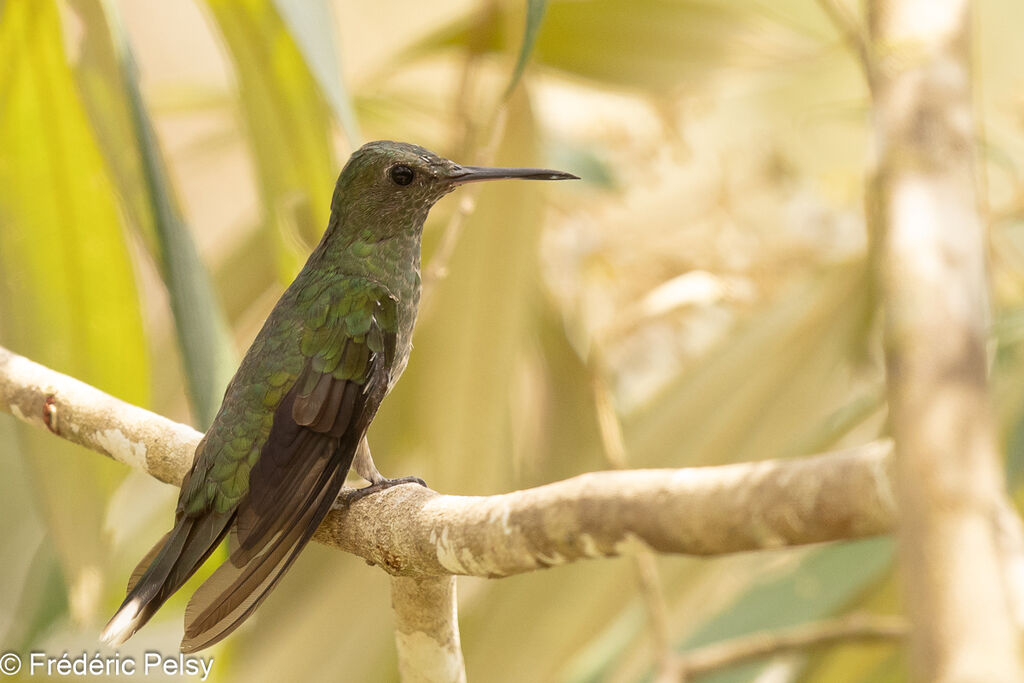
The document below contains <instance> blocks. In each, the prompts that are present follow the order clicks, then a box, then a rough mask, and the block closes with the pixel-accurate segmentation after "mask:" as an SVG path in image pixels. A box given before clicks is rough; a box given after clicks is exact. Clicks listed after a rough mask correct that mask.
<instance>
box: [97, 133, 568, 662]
mask: <svg viewBox="0 0 1024 683" xmlns="http://www.w3.org/2000/svg"><path fill="white" fill-rule="evenodd" d="M503 178H522V179H527V180H563V179H576V178H577V177H576V176H574V175H572V174H570V173H564V172H562V171H553V170H548V169H537V168H487V167H478V166H460V165H459V164H456V163H455V162H452V161H449V160H448V159H444V158H442V157H440V156H438V155H436V154H434V153H433V152H430V151H428V150H426V149H424V148H422V147H419V146H417V145H412V144H408V143H402V142H392V141H388V140H381V141H377V142H370V143H367V144H365V145H363V146H362V147H361V148H359V149H358V150H356V151H355V152H354V153H353V154H352V156H351V157H350V158H349V160H348V162H347V163H346V164H345V167H344V168H343V169H342V171H341V173H340V175H339V176H338V181H337V183H336V184H335V188H334V196H333V198H332V200H331V217H330V221H329V223H328V225H327V230H326V231H325V233H324V235H323V238H322V239H321V240H320V243H319V244H318V245H317V247H316V249H314V250H313V252H312V253H311V254H310V256H309V259H308V260H307V261H306V264H305V265H304V266H303V268H302V270H301V271H300V272H299V274H298V275H297V276H296V278H295V280H294V281H293V282H292V283H291V285H290V286H289V287H288V289H287V290H285V292H284V294H283V295H282V296H281V298H280V300H279V301H278V302H277V304H276V305H275V306H274V308H273V310H272V311H271V313H270V315H269V316H268V317H267V320H266V322H265V323H264V324H263V327H262V329H261V330H260V332H259V333H258V334H257V335H256V338H255V340H254V341H253V343H252V346H251V347H250V348H249V350H248V351H247V352H246V354H245V357H244V358H243V359H242V362H241V364H240V366H239V368H238V371H237V372H236V373H235V375H234V377H233V378H232V379H231V381H230V383H229V384H228V387H227V390H226V391H225V393H224V399H223V402H222V403H221V406H220V409H219V410H218V412H217V415H216V417H215V418H214V421H213V423H212V425H211V426H210V429H209V430H208V431H207V432H206V434H205V435H204V436H203V438H202V440H201V441H200V442H199V445H198V446H197V447H196V452H195V455H194V458H193V462H192V468H191V469H190V470H189V472H188V474H187V475H186V476H185V479H184V481H183V482H182V485H181V492H180V494H179V496H178V503H177V506H176V508H175V513H174V526H173V528H172V529H171V530H170V531H169V532H168V533H167V534H166V535H165V536H164V537H163V538H162V539H160V541H158V542H157V543H156V545H154V546H153V548H152V550H150V551H149V553H147V554H146V556H145V557H143V558H142V561H141V562H139V565H138V567H136V569H135V571H134V572H132V575H131V578H130V579H129V581H128V590H127V596H126V597H125V599H124V602H123V603H122V604H121V606H120V608H118V610H117V612H115V613H114V616H113V617H112V618H111V619H110V621H109V623H108V624H107V626H106V628H105V629H104V631H103V633H102V635H101V639H102V640H103V641H105V642H106V643H108V644H110V645H112V646H115V647H116V646H118V645H120V644H122V643H124V642H125V641H126V640H127V639H128V638H130V637H131V636H132V634H134V633H135V632H136V631H137V630H138V629H139V628H141V627H142V626H143V625H144V624H145V623H146V622H147V621H148V620H149V619H150V618H151V617H152V616H153V614H154V613H155V612H156V611H157V610H158V609H159V608H160V606H161V605H162V604H163V603H164V602H165V601H166V600H167V599H168V598H169V597H170V596H171V595H172V594H173V593H174V592H175V591H177V590H178V589H179V588H181V586H182V585H183V584H184V583H185V582H186V581H187V580H188V578H189V577H190V576H192V574H193V573H195V571H196V570H197V569H198V568H199V567H200V566H201V565H202V564H203V563H204V562H205V561H206V559H207V558H208V557H209V556H210V554H211V553H212V552H213V551H214V549H216V548H217V546H218V545H220V543H221V542H222V541H223V540H224V538H225V537H226V538H227V539H228V549H229V552H228V559H227V560H226V561H225V562H223V563H222V564H221V565H220V566H219V567H218V568H217V569H216V570H215V571H214V572H213V574H212V575H211V576H210V577H209V578H208V579H207V580H206V581H205V582H204V583H203V584H202V585H201V586H200V587H199V588H198V589H197V590H196V591H195V593H194V594H193V595H192V597H191V599H190V600H189V603H188V606H187V608H186V610H185V635H184V638H183V639H182V642H181V651H182V652H186V653H188V652H196V651H198V650H201V649H204V648H206V647H209V646H210V645H212V644H214V643H216V642H218V641H220V640H221V639H223V638H224V637H226V636H227V635H228V634H230V633H231V632H232V631H234V630H235V629H236V628H238V626H239V625H240V624H241V623H242V622H244V621H245V620H246V619H247V618H248V617H249V616H250V615H251V614H252V613H253V612H254V611H255V610H256V608H257V607H259V605H260V604H261V603H262V602H263V600H264V599H266V597H267V595H268V594H269V593H270V591H271V590H273V588H274V587H275V586H276V585H277V583H278V582H279V581H280V580H281V577H282V576H283V575H284V574H285V572H286V571H287V570H288V568H289V567H291V565H292V563H293V562H294V561H295V558H296V557H297V556H298V555H299V553H300V552H301V551H302V549H303V548H304V547H305V545H306V544H307V543H308V542H309V539H310V538H311V537H312V536H313V532H315V531H316V528H317V527H318V526H319V524H320V522H321V521H322V520H323V519H324V517H325V516H326V515H327V513H328V512H329V511H330V509H331V507H332V505H333V504H334V502H335V500H336V499H337V498H338V496H339V493H341V491H342V484H343V483H344V481H345V477H346V475H347V474H348V471H349V468H354V469H355V471H356V472H357V473H358V474H359V476H361V477H362V478H363V479H365V480H367V481H368V482H369V485H368V486H366V487H364V488H361V489H358V490H356V491H355V492H354V494H355V495H354V496H353V499H354V498H361V497H363V496H365V495H368V494H372V493H374V492H377V491H380V490H383V489H386V488H389V487H391V486H395V485H397V484H404V483H418V484H422V485H424V486H425V484H423V482H422V480H420V479H418V478H416V477H401V478H396V479H387V478H386V477H384V476H382V475H381V474H380V472H379V471H378V470H377V468H376V466H375V465H374V462H373V457H372V455H371V453H370V447H369V444H368V442H367V440H366V430H367V428H368V427H369V426H370V422H371V421H372V420H373V418H374V415H376V413H377V408H378V407H379V406H380V403H381V401H382V400H383V399H384V397H385V396H386V395H387V394H388V392H389V391H391V389H392V387H394V385H395V382H397V381H398V378H399V377H400V376H401V374H402V371H403V370H405V367H406V364H407V363H408V361H409V352H410V351H411V349H412V333H413V327H414V325H415V322H416V312H417V308H418V305H419V298H420V237H421V234H422V232H423V222H424V220H426V217H427V213H428V212H429V211H430V208H431V207H432V206H433V205H434V203H435V202H437V201H438V200H439V199H441V198H442V197H443V196H445V195H446V194H448V193H449V192H451V191H452V190H454V189H455V188H457V187H458V186H460V185H465V184H467V183H474V182H479V181H485V180H498V179H503Z"/></svg>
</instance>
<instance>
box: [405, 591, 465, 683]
mask: <svg viewBox="0 0 1024 683" xmlns="http://www.w3.org/2000/svg"><path fill="white" fill-rule="evenodd" d="M391 607H392V608H393V609H394V612H395V644H396V645H397V647H398V672H399V674H400V675H401V677H402V681H404V683H434V682H441V681H445V682H450V683H465V681H466V666H465V663H464V662H463V661H462V646H461V644H460V643H459V619H458V614H459V612H458V604H457V602H456V599H455V577H454V576H431V577H427V578H422V579H418V578H411V577H408V576H394V577H392V578H391Z"/></svg>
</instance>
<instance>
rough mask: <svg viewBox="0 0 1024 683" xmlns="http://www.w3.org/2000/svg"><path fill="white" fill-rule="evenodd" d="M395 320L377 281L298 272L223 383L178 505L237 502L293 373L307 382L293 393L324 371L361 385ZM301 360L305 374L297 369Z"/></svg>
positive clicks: (191, 508)
mask: <svg viewBox="0 0 1024 683" xmlns="http://www.w3.org/2000/svg"><path fill="white" fill-rule="evenodd" d="M286 302H287V303H286ZM397 317H398V316H397V310H396V299H395V297H394V296H393V295H392V294H391V292H390V291H389V290H388V289H387V288H386V287H385V286H384V285H382V284H380V283H378V282H375V281H372V280H368V279H366V278H362V277H340V278H338V277H328V278H315V279H314V280H313V281H311V282H310V281H307V280H306V279H305V278H302V277H301V276H300V278H298V279H297V280H296V281H295V283H294V284H293V286H292V287H291V288H289V291H288V292H287V293H286V294H285V296H284V297H282V300H281V302H280V303H279V304H278V305H277V306H276V307H275V309H274V311H273V313H271V315H270V317H269V318H268V319H267V322H266V324H264V326H263V329H262V330H261V331H260V333H259V335H257V337H256V340H255V341H254V342H253V347H252V350H251V351H250V353H249V354H247V355H246V357H245V361H244V362H243V364H242V366H241V367H240V368H239V370H238V372H237V373H236V375H235V377H234V378H233V379H232V381H231V383H230V384H229V385H228V389H227V392H226V393H225V398H224V403H223V405H222V406H221V409H220V412H219V413H218V415H217V419H216V420H215V421H214V424H213V427H211V429H210V431H209V433H208V434H207V435H206V439H205V440H204V443H203V446H202V448H201V450H200V452H199V453H198V454H197V458H198V459H199V460H198V462H197V465H196V468H195V471H194V472H193V473H192V474H191V476H190V478H189V481H188V483H187V487H188V488H187V490H186V492H185V495H183V496H182V499H181V502H180V503H179V510H181V511H182V512H184V514H185V515H187V516H198V515H201V514H203V513H205V512H208V511H215V512H218V513H224V512H228V511H230V510H231V509H232V508H233V507H234V506H236V505H237V504H238V502H239V501H240V500H241V499H242V498H243V497H244V496H245V495H246V493H248V491H249V473H250V471H251V470H252V467H253V465H255V464H256V461H257V459H258V458H259V455H260V451H261V449H262V447H263V444H264V443H266V441H267V438H268V436H269V435H270V430H271V428H272V427H273V421H274V411H275V410H276V409H277V407H278V405H279V404H280V402H281V400H282V399H283V398H284V396H285V395H286V394H287V393H288V391H289V390H291V388H292V387H293V385H294V384H295V382H296V381H297V380H298V379H299V378H300V375H301V376H302V377H303V381H304V382H305V383H307V384H309V386H304V387H298V392H299V393H300V394H308V393H309V392H310V391H311V390H312V388H313V386H315V384H316V381H317V379H318V377H319V376H320V375H321V374H323V373H330V374H332V375H333V376H334V377H335V378H337V379H343V380H350V381H353V382H356V383H357V384H360V385H361V384H364V383H365V382H366V380H367V379H368V373H369V368H370V360H371V358H372V357H373V354H381V353H384V352H385V348H384V346H385V345H384V338H383V337H384V335H385V334H388V333H395V332H396V325H397ZM374 323H376V324H374ZM252 351H256V352H255V353H253V352H252ZM392 360H393V359H388V361H389V362H390V361H392ZM307 363H308V364H309V367H310V369H311V370H312V372H308V373H303V368H304V367H305V366H306V364H307ZM254 378H264V379H263V381H253V380H254Z"/></svg>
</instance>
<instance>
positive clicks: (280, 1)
mask: <svg viewBox="0 0 1024 683" xmlns="http://www.w3.org/2000/svg"><path fill="white" fill-rule="evenodd" d="M274 6H275V7H276V8H277V11H278V14H280V15H281V18H282V19H284V21H285V23H287V24H288V28H289V29H290V30H291V34H292V38H293V39H294V40H295V43H296V44H297V45H298V47H299V50H301V51H302V56H303V57H305V58H306V65H307V66H308V67H309V70H310V71H311V72H312V74H313V77H314V78H316V82H317V84H318V85H319V86H320V91H321V92H322V93H323V94H324V97H326V98H327V101H328V102H329V103H330V105H331V109H333V110H334V115H335V116H336V117H337V118H338V122H339V123H341V127H342V129H343V130H344V131H345V137H347V138H348V144H349V146H350V147H352V148H353V149H355V148H356V147H358V146H359V145H361V144H362V135H361V134H360V132H359V121H358V120H356V113H355V110H354V109H353V108H352V100H351V98H350V97H349V94H348V91H347V90H346V89H345V83H344V81H343V80H342V77H341V69H340V68H339V64H338V50H337V47H336V46H335V32H334V15H333V12H332V11H331V6H330V4H328V3H327V2H326V1H325V0H312V1H311V0H274Z"/></svg>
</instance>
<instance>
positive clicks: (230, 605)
mask: <svg viewBox="0 0 1024 683" xmlns="http://www.w3.org/2000/svg"><path fill="white" fill-rule="evenodd" d="M341 464H342V465H343V466H340V467H339V466H335V467H332V468H329V469H330V477H329V478H328V480H327V482H326V483H325V485H324V486H322V487H317V490H315V491H314V492H313V495H311V496H310V498H309V499H307V503H308V504H307V505H306V506H304V507H303V509H301V510H299V511H297V514H295V515H294V517H293V518H292V520H291V521H290V523H289V524H288V525H287V526H286V527H285V528H284V529H282V530H281V531H280V532H279V534H278V536H277V537H276V538H275V539H274V541H273V542H272V543H270V544H268V545H269V547H267V548H266V550H265V551H264V552H263V553H261V554H260V555H259V556H257V557H254V558H252V559H251V560H250V561H249V562H248V563H246V564H244V565H243V566H241V567H239V566H236V565H235V563H234V558H233V557H232V561H229V562H225V563H224V564H222V565H221V566H220V567H218V568H217V571H215V572H214V573H213V575H212V576H211V577H210V578H209V579H207V580H206V581H205V582H204V583H203V585H201V586H200V587H199V588H198V589H197V590H196V592H195V594H194V595H193V596H192V599H191V600H190V601H189V604H188V607H187V608H186V609H185V638H184V639H183V640H182V643H181V651H182V652H185V653H189V652H196V651H197V650H201V649H203V648H206V647H209V646H210V645H213V644H214V643H216V642H218V641H219V640H221V639H223V638H225V637H226V636H228V635H229V634H230V633H231V632H232V631H234V630H235V629H236V628H238V627H239V626H240V625H241V624H242V622H244V621H245V620H246V619H247V618H248V617H249V615H251V614H252V613H253V611H255V610H256V608H257V607H259V605H260V604H261V603H262V602H263V600H264V599H266V597H267V595H269V594H270V591H271V590H273V588H274V587H275V586H276V585H277V582H278V581H279V580H280V579H281V577H282V576H284V574H285V572H286V571H287V570H288V569H289V568H290V567H291V565H292V562H294V561H295V558H296V557H297V556H298V555H299V553H300V552H301V551H302V549H303V548H304V547H305V546H306V543H308V542H309V539H310V538H312V536H313V533H314V532H315V531H316V529H317V527H318V526H319V525H320V522H321V521H322V520H323V518H324V517H326V516H327V513H328V512H329V511H330V509H331V505H332V504H333V503H334V500H335V499H336V498H337V496H338V492H339V491H340V490H341V486H342V484H343V483H344V481H345V475H346V474H347V473H348V466H347V464H348V463H341Z"/></svg>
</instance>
